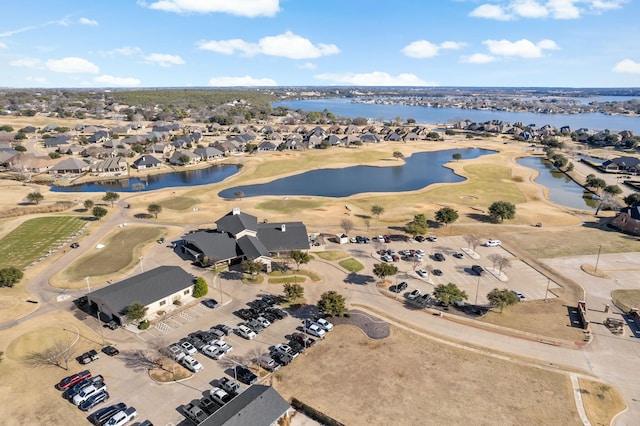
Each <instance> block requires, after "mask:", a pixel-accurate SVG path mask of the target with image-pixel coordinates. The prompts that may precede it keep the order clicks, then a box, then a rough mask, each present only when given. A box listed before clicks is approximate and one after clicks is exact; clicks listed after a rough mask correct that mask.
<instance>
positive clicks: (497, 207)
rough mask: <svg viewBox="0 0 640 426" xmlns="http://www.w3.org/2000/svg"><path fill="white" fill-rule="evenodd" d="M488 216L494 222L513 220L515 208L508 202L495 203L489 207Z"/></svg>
mask: <svg viewBox="0 0 640 426" xmlns="http://www.w3.org/2000/svg"><path fill="white" fill-rule="evenodd" d="M489 216H491V219H493V220H494V221H496V222H497V221H500V222H502V221H504V220H505V219H513V218H514V217H515V216H516V206H515V205H514V204H513V203H510V202H508V201H495V202H494V203H493V204H491V205H490V206H489Z"/></svg>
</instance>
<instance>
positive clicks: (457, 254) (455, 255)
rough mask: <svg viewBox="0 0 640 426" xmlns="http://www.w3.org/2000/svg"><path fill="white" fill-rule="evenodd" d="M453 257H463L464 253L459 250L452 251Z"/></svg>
mask: <svg viewBox="0 0 640 426" xmlns="http://www.w3.org/2000/svg"><path fill="white" fill-rule="evenodd" d="M453 257H455V258H456V259H462V258H463V257H464V254H462V253H460V252H455V253H453Z"/></svg>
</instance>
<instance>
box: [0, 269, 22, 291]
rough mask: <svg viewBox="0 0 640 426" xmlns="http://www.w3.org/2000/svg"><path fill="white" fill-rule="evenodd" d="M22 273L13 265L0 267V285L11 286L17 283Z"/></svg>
mask: <svg viewBox="0 0 640 426" xmlns="http://www.w3.org/2000/svg"><path fill="white" fill-rule="evenodd" d="M23 276H24V273H23V272H22V271H21V270H20V269H18V268H16V267H15V266H9V267H7V268H2V269H0V287H13V286H14V285H15V284H16V283H18V282H19V281H20V280H21V279H22V277H23Z"/></svg>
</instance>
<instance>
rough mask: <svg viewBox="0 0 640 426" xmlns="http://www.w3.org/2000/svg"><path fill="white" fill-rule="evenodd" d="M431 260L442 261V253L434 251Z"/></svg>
mask: <svg viewBox="0 0 640 426" xmlns="http://www.w3.org/2000/svg"><path fill="white" fill-rule="evenodd" d="M433 260H436V261H438V262H442V261H444V254H442V253H435V254H434V255H433Z"/></svg>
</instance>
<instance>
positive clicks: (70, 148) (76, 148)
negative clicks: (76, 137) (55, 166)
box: [58, 144, 85, 155]
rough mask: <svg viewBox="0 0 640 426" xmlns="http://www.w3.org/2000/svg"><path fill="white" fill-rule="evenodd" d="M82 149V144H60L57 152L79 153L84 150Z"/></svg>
mask: <svg viewBox="0 0 640 426" xmlns="http://www.w3.org/2000/svg"><path fill="white" fill-rule="evenodd" d="M84 149H85V148H84V147H83V146H82V145H76V144H70V145H63V146H60V148H59V149H58V152H60V153H61V154H67V155H81V154H82V153H83V152H84Z"/></svg>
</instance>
